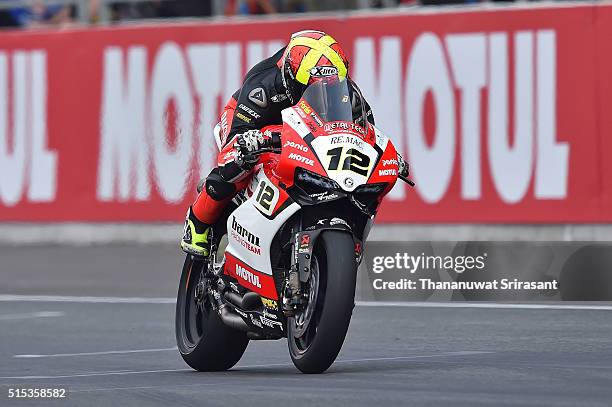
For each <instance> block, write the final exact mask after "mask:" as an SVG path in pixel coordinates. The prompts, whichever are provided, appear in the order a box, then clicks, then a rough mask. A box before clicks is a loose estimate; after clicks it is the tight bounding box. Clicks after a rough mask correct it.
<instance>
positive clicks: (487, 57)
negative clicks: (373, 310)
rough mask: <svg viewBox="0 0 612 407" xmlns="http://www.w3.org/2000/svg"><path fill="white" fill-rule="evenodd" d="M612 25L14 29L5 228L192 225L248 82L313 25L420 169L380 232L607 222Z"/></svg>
mask: <svg viewBox="0 0 612 407" xmlns="http://www.w3.org/2000/svg"><path fill="white" fill-rule="evenodd" d="M611 27H612V6H610V5H607V6H606V5H585V6H578V7H576V6H571V7H569V6H560V7H551V8H543V7H538V8H535V9H528V8H516V9H506V8H504V9H488V10H482V11H469V12H460V11H457V12H442V13H427V14H425V13H416V14H415V13H395V14H393V15H390V14H373V15H361V14H360V15H355V16H352V17H348V18H343V19H342V20H340V19H338V18H333V17H329V18H324V19H320V18H318V19H317V20H314V19H313V20H308V19H288V20H286V21H271V20H260V21H250V22H245V21H241V22H227V23H218V22H217V23H212V22H211V23H198V24H195V23H190V24H179V25H151V26H137V27H125V28H101V29H88V30H72V31H61V32H11V33H3V34H2V35H1V36H0V221H111V222H112V221H134V222H149V221H179V220H180V219H181V218H182V216H184V213H185V210H186V208H187V206H188V205H189V204H190V203H191V202H192V200H193V199H194V197H195V185H196V183H197V181H198V180H199V179H200V178H201V177H204V176H206V175H207V174H208V172H209V171H210V168H211V166H212V163H213V162H214V158H215V144H214V142H213V138H212V131H211V130H212V127H213V126H214V124H215V123H216V122H217V121H218V115H219V112H220V109H221V107H222V106H223V105H224V103H225V101H226V100H227V99H228V98H229V96H230V95H231V94H232V93H233V92H234V91H235V90H236V89H238V88H239V86H240V83H241V80H242V77H243V75H244V74H245V72H246V71H247V69H248V68H249V67H250V66H252V65H254V64H255V63H257V62H258V61H259V60H261V59H263V58H264V57H266V56H268V55H271V54H272V53H274V52H275V51H277V50H278V49H279V48H281V47H282V46H283V45H284V43H285V42H286V40H287V39H288V37H289V35H290V33H292V32H295V31H299V30H302V29H306V28H316V29H321V30H324V31H328V32H329V33H330V34H332V35H333V36H334V37H336V39H337V40H338V41H339V42H340V43H341V44H342V45H343V48H344V49H345V51H346V52H347V54H348V55H349V57H350V59H351V66H350V74H351V76H352V77H353V78H354V79H355V80H356V82H357V83H358V84H359V86H360V87H361V89H362V91H363V93H364V94H365V96H366V98H367V99H368V100H369V101H370V103H371V105H372V107H373V110H374V116H375V118H376V121H377V125H378V126H379V127H380V128H381V129H382V130H383V131H384V132H386V133H387V134H388V135H389V137H390V138H391V139H392V140H393V141H394V142H395V144H396V145H397V146H398V147H399V149H400V150H401V151H403V152H404V154H405V156H406V157H407V158H408V160H409V161H410V163H411V165H412V170H413V178H414V180H415V182H416V184H417V187H416V189H414V190H412V189H409V188H408V187H405V186H404V185H402V186H398V187H396V189H394V190H393V191H392V192H391V194H390V196H389V198H388V200H387V202H386V203H385V204H384V206H383V208H382V210H381V212H380V214H379V217H378V220H379V221H380V222H433V223H435V222H444V223H447V222H469V223H473V222H494V223H506V222H511V223H523V222H524V223H566V222H610V221H612V182H609V181H607V180H608V179H612V164H610V160H609V159H608V155H609V154H610V152H612V115H611V114H610V113H611V112H612V56H611V54H610V45H609V44H610V39H611V38H612V28H611Z"/></svg>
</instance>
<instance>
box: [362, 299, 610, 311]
mask: <svg viewBox="0 0 612 407" xmlns="http://www.w3.org/2000/svg"><path fill="white" fill-rule="evenodd" d="M355 304H356V305H360V306H362V307H408V308H497V309H505V308H507V309H555V310H599V311H612V304H606V305H589V304H563V303H552V304H525V303H521V304H518V303H500V302H458V301H455V302H424V301H421V302H400V301H396V302H393V301H355Z"/></svg>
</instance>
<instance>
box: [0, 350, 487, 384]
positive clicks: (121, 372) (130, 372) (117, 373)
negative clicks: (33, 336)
mask: <svg viewBox="0 0 612 407" xmlns="http://www.w3.org/2000/svg"><path fill="white" fill-rule="evenodd" d="M489 353H495V352H485V351H457V352H443V353H437V354H433V355H412V356H394V357H380V358H363V359H345V360H337V361H335V362H334V363H360V362H379V361H398V360H412V359H424V358H440V357H447V356H472V355H482V354H489ZM279 366H293V365H292V364H290V363H271V364H265V365H246V366H240V365H239V366H236V369H237V370H240V369H252V368H262V367H264V368H265V367H279ZM192 371H193V369H161V370H117V371H106V372H84V373H76V374H66V375H57V376H4V377H0V379H5V380H6V379H8V380H38V379H43V380H50V379H68V378H75V377H92V376H123V375H137V374H149V373H169V372H192Z"/></svg>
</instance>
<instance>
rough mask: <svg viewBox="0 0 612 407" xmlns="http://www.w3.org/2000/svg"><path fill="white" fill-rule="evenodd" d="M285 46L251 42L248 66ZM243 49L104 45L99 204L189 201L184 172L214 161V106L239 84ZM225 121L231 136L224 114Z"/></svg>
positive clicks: (230, 45) (207, 168) (201, 170)
mask: <svg viewBox="0 0 612 407" xmlns="http://www.w3.org/2000/svg"><path fill="white" fill-rule="evenodd" d="M282 44H283V43H282V42H281V41H275V40H273V41H268V42H262V41H253V42H250V43H248V44H247V45H246V46H245V48H246V49H245V50H244V54H245V55H247V58H246V61H244V63H245V65H246V66H249V67H250V66H253V65H255V64H256V63H257V62H259V61H261V60H262V59H263V58H265V57H266V56H268V55H272V54H273V53H274V52H276V51H278V50H279V49H280V48H281V47H282V46H283V45H282ZM242 54H243V49H242V46H241V45H240V44H239V43H234V42H232V43H223V44H222V43H193V44H188V45H187V46H185V47H182V46H180V45H179V44H177V43H175V42H172V41H167V42H164V43H162V44H160V46H159V47H156V49H155V51H154V52H150V51H149V50H148V49H147V48H146V47H144V46H139V45H136V46H131V47H128V48H125V49H122V48H120V47H107V48H106V49H105V51H104V56H103V75H102V92H101V93H102V98H101V115H100V157H99V160H98V184H97V198H98V199H99V200H100V201H119V202H127V201H149V200H151V198H152V197H151V195H152V194H151V192H152V191H153V190H155V191H157V192H158V193H159V195H160V196H161V198H162V199H163V200H164V201H166V202H172V203H176V202H180V201H181V200H182V199H183V198H184V196H185V193H186V192H187V186H188V184H189V176H187V174H189V173H190V171H191V170H192V169H193V168H194V167H198V168H199V176H200V177H202V176H205V175H206V174H207V173H208V171H210V168H211V166H212V165H213V162H214V157H215V156H216V154H215V152H214V150H213V149H212V148H211V147H213V146H214V141H213V138H212V135H211V130H212V128H213V127H214V125H215V124H216V123H217V122H218V120H219V116H218V114H219V112H218V111H217V108H218V107H217V104H218V101H219V98H221V99H222V100H223V101H226V100H228V99H229V98H230V96H231V95H232V93H233V92H235V91H236V89H238V87H239V86H240V84H241V83H242V80H243V75H244V72H243V71H242V68H243V64H242V62H243V61H242ZM149 60H150V61H152V62H151V66H150V67H149V66H148V64H149V62H148V61H149ZM210 61H216V63H214V64H211V63H210ZM222 126H223V131H224V134H226V133H227V118H224V120H223V123H222ZM200 140H206V141H207V142H200Z"/></svg>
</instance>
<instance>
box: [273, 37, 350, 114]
mask: <svg viewBox="0 0 612 407" xmlns="http://www.w3.org/2000/svg"><path fill="white" fill-rule="evenodd" d="M278 65H279V68H280V69H281V73H282V79H283V84H284V85H285V88H286V89H287V96H289V99H290V100H291V102H292V103H296V102H297V100H298V99H299V98H300V97H301V95H302V93H303V92H304V89H305V88H306V86H308V84H310V83H311V82H312V81H313V80H314V78H315V77H316V75H317V73H318V72H321V71H322V70H321V69H320V68H322V67H329V68H331V69H330V70H329V71H330V72H333V73H335V74H336V75H337V76H338V78H339V79H341V80H342V79H345V78H346V77H347V76H348V66H349V62H348V59H347V58H346V55H345V54H344V51H343V50H342V48H341V47H340V44H338V42H337V41H336V40H335V39H334V38H333V37H332V36H331V35H328V34H325V33H324V32H323V31H315V30H305V31H299V32H297V33H294V34H292V35H291V40H290V41H289V44H288V45H287V48H286V49H285V53H284V54H283V57H282V58H281V59H280V61H279V62H278Z"/></svg>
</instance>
